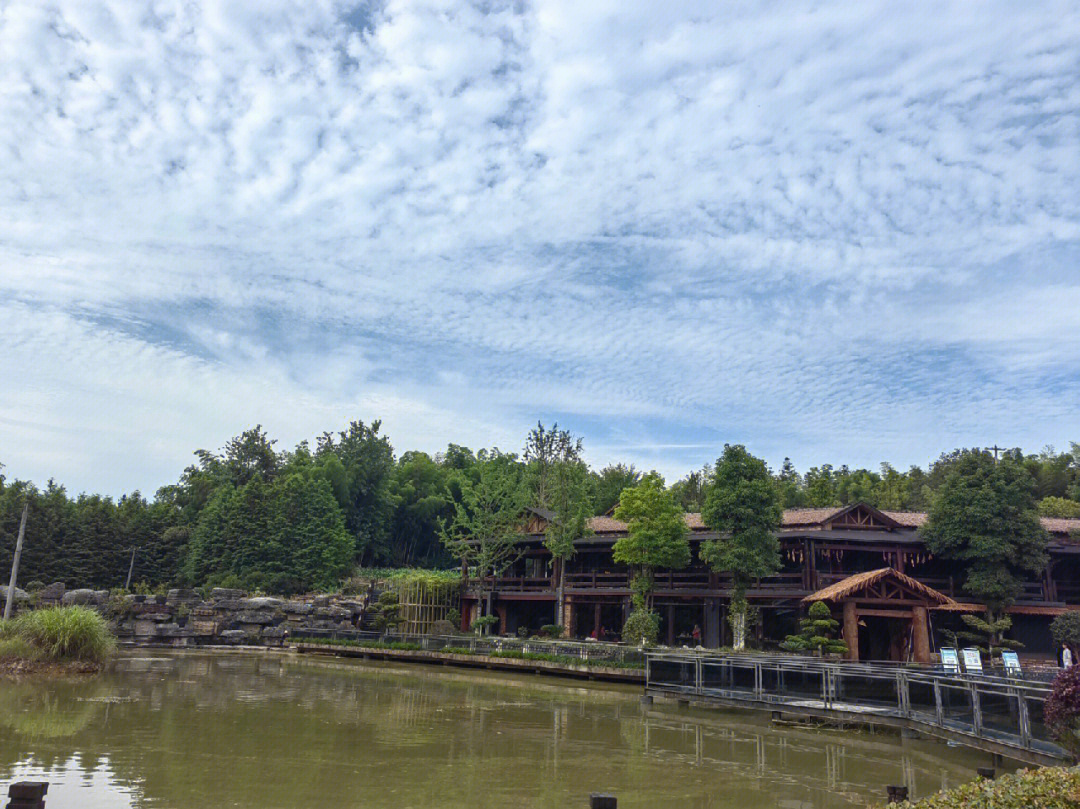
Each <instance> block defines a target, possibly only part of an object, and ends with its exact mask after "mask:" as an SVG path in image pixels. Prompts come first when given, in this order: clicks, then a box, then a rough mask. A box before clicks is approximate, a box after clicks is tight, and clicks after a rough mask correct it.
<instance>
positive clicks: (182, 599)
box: [165, 588, 202, 607]
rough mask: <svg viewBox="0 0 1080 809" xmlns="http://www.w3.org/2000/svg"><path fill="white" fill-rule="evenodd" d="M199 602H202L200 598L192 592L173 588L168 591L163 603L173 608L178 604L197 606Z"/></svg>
mask: <svg viewBox="0 0 1080 809" xmlns="http://www.w3.org/2000/svg"><path fill="white" fill-rule="evenodd" d="M200 601H202V598H200V597H199V594H198V593H196V592H195V591H194V590H185V589H179V588H174V589H172V590H169V592H168V593H167V594H166V596H165V603H166V604H168V605H169V606H173V607H175V606H177V605H178V604H189V605H190V604H197V603H198V602H200Z"/></svg>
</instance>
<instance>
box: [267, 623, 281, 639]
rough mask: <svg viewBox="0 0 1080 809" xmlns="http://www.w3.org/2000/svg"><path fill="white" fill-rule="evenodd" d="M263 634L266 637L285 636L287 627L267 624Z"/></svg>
mask: <svg viewBox="0 0 1080 809" xmlns="http://www.w3.org/2000/svg"><path fill="white" fill-rule="evenodd" d="M262 636H263V637H264V638H283V637H285V627H283V626H267V627H263V631H262Z"/></svg>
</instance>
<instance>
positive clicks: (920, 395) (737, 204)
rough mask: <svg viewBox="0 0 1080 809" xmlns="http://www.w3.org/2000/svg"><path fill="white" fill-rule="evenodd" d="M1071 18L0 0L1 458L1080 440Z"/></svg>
mask: <svg viewBox="0 0 1080 809" xmlns="http://www.w3.org/2000/svg"><path fill="white" fill-rule="evenodd" d="M1078 77H1080V6H1078V5H1077V4H1076V3H1074V2H1039V1H1038V0H1032V1H1031V2H1024V3H1017V2H1015V0H1007V2H979V3H972V2H970V0H965V2H949V1H948V0H937V1H936V2H933V3H929V2H927V3H895V2H877V1H876V0H861V2H859V3H850V2H845V3H828V2H813V3H803V2H784V3H779V2H778V3H772V2H724V3H716V2H703V3H684V2H677V1H676V2H668V3H656V2H653V1H652V0H647V1H646V2H637V0H617V1H615V0H610V1H609V0H590V2H587V3H582V2H580V0H565V1H563V0H550V1H549V0H545V1H543V2H535V3H529V2H524V1H522V2H506V3H504V2H499V1H498V0H489V1H488V2H479V3H467V2H461V0H458V1H457V2H438V1H437V0H436V1H434V2H428V1H427V0H403V1H401V2H398V0H371V1H370V2H361V3H357V2H355V1H354V0H350V2H346V3H339V2H332V1H331V0H298V2H279V1H278V0H260V2H258V3H241V2H235V0H221V2H209V1H208V0H183V2H179V1H177V2H169V1H168V0H152V1H151V2H147V1H146V0H122V1H120V0H116V1H115V2H82V0H65V1H64V2H61V3H52V2H45V1H44V0H30V1H28V0H0V462H2V463H3V464H4V465H5V468H4V470H3V472H4V474H6V475H8V476H9V477H19V478H31V479H34V480H35V481H38V482H44V481H45V480H46V479H48V478H50V477H54V478H56V479H57V480H58V481H60V482H62V483H64V484H66V485H67V487H68V488H69V490H71V491H75V492H78V491H84V490H85V491H97V492H104V493H109V494H119V493H121V492H127V491H131V490H133V489H140V490H142V491H143V492H144V493H152V492H153V491H154V490H155V489H156V488H157V487H158V486H161V485H163V484H166V483H169V482H172V481H174V480H175V479H176V478H177V477H178V476H179V474H180V472H181V471H182V470H183V468H184V467H185V466H186V465H188V464H189V463H191V462H192V460H193V455H192V452H193V451H194V450H195V449H197V448H207V449H216V448H219V447H221V446H223V445H224V443H225V442H226V441H227V440H228V438H229V437H231V436H233V435H236V434H238V433H239V432H240V431H242V430H243V429H245V428H247V427H250V426H253V425H255V424H257V423H259V424H262V425H263V426H264V428H265V429H266V430H267V431H268V432H269V433H270V434H271V435H272V436H274V437H275V438H277V439H278V441H279V446H281V447H284V448H288V447H291V446H293V445H295V444H296V443H297V442H298V441H301V440H303V439H312V438H314V437H315V436H317V435H318V434H320V433H322V432H323V431H325V430H335V429H341V428H343V427H344V426H345V425H346V424H347V423H348V422H349V421H350V420H353V419H361V420H364V421H365V422H370V421H372V420H375V419H381V420H382V424H383V429H384V431H385V432H386V433H387V434H388V435H389V436H390V438H391V440H392V442H393V444H394V446H395V448H396V450H397V451H398V452H403V451H405V450H410V449H419V450H425V451H428V452H432V453H434V452H437V451H439V450H440V449H443V448H445V446H446V445H447V444H448V443H449V442H454V443H458V444H465V445H468V446H472V447H474V448H475V447H481V446H498V447H500V448H502V449H504V450H520V448H521V446H522V444H523V442H524V437H525V434H526V432H527V431H528V430H529V428H530V427H531V426H533V425H535V423H536V422H537V420H542V421H544V422H545V423H546V424H549V425H550V424H551V423H552V422H554V421H558V423H559V425H560V426H561V427H565V428H569V429H570V430H572V431H573V432H575V433H576V434H578V435H581V436H582V437H583V438H584V440H585V449H586V455H587V458H588V459H589V460H590V462H592V463H593V464H594V465H597V466H599V465H603V464H606V463H610V462H615V461H624V462H632V463H634V464H636V465H637V466H638V467H639V468H644V469H652V468H655V469H658V470H659V471H661V472H662V473H663V474H665V475H666V476H668V478H669V479H675V478H677V477H680V476H682V475H684V474H686V473H687V472H688V471H690V470H691V469H695V468H698V467H700V466H701V465H702V464H703V463H705V462H706V461H709V460H712V459H714V458H715V457H716V456H717V455H718V454H719V453H720V452H721V451H722V448H723V445H724V444H725V443H728V442H731V443H743V444H746V445H747V447H748V449H750V451H751V452H754V453H755V454H758V455H760V456H762V457H764V458H766V459H767V460H768V461H769V462H770V463H771V464H772V465H773V466H774V467H775V466H779V464H780V463H781V462H782V460H783V458H784V457H785V456H790V457H791V458H792V460H793V461H794V462H795V464H796V466H797V467H798V468H800V470H805V469H806V468H807V467H809V466H811V465H815V464H820V463H833V464H835V465H839V464H842V463H847V464H850V465H852V466H869V467H871V468H876V467H877V465H878V464H879V463H880V462H881V461H890V462H892V463H893V464H895V465H897V466H899V467H901V468H903V467H906V466H908V465H910V464H913V463H915V464H920V465H926V464H927V463H929V462H931V461H932V460H933V459H934V458H936V457H937V456H938V455H939V454H940V453H941V452H942V451H944V450H949V449H952V448H954V447H960V446H975V445H980V446H986V445H991V444H995V443H996V444H999V445H1001V446H1022V447H1024V448H1025V449H1026V450H1028V451H1037V450H1039V449H1041V448H1042V447H1043V446H1044V445H1047V444H1052V445H1055V446H1057V447H1058V448H1064V447H1066V446H1067V444H1068V442H1069V441H1070V440H1080V419H1078V415H1080V408H1078V404H1080V78H1078Z"/></svg>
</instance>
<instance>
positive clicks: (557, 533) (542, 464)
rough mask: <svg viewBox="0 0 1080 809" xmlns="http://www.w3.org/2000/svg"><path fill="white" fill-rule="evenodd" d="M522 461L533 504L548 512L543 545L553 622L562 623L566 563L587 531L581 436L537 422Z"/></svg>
mask: <svg viewBox="0 0 1080 809" xmlns="http://www.w3.org/2000/svg"><path fill="white" fill-rule="evenodd" d="M525 462H526V465H527V466H526V468H527V474H528V479H529V482H530V484H531V489H532V497H533V503H534V504H535V505H536V506H537V507H539V508H544V509H547V510H549V511H550V512H551V519H550V520H548V525H547V528H546V529H545V531H544V547H545V548H547V549H548V551H549V552H550V553H551V558H552V561H553V562H554V564H555V584H556V594H555V622H556V623H557V624H562V623H563V608H564V603H563V602H564V600H565V599H564V593H565V588H566V581H565V569H566V562H567V561H568V560H569V559H571V558H573V556H574V553H575V552H576V548H575V547H574V542H575V541H576V540H578V539H580V538H581V537H583V536H585V535H586V534H587V533H588V528H587V526H588V518H589V512H590V511H591V508H590V505H591V503H590V499H589V489H588V482H589V468H588V467H587V466H586V465H585V462H584V461H583V460H582V459H581V439H580V438H575V437H574V436H572V435H571V434H570V433H569V432H568V431H566V430H560V429H559V425H558V424H556V425H555V426H554V427H552V428H551V429H550V430H547V429H545V428H544V425H543V424H540V423H537V425H536V429H535V430H532V431H531V432H530V433H529V435H528V438H527V439H526V441H525Z"/></svg>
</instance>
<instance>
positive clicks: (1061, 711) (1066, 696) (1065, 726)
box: [1043, 666, 1080, 758]
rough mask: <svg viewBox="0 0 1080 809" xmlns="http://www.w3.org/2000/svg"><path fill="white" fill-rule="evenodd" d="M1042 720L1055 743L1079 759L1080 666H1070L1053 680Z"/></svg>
mask: <svg viewBox="0 0 1080 809" xmlns="http://www.w3.org/2000/svg"><path fill="white" fill-rule="evenodd" d="M1043 718H1044V720H1045V721H1046V726H1047V727H1048V728H1049V729H1050V732H1051V733H1052V734H1053V736H1054V739H1055V740H1056V741H1057V743H1058V744H1060V745H1061V746H1062V747H1064V748H1065V749H1066V750H1068V751H1069V752H1070V753H1072V755H1073V758H1080V666H1070V667H1069V668H1067V669H1065V670H1064V671H1062V672H1061V673H1060V674H1059V675H1058V676H1057V677H1056V678H1055V679H1054V683H1053V686H1052V687H1051V690H1050V696H1049V697H1047V698H1046V707H1045V708H1044V709H1043Z"/></svg>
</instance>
